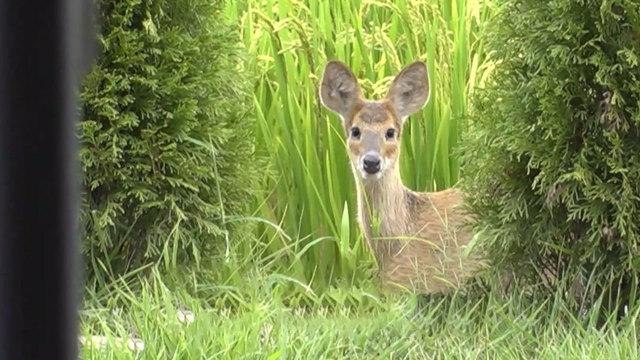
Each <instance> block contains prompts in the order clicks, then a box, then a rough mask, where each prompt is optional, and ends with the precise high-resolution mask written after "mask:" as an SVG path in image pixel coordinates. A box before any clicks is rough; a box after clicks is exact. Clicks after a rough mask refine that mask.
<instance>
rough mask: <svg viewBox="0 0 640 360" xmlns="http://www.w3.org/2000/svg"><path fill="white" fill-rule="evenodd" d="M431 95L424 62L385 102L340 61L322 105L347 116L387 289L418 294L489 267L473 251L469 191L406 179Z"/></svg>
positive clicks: (332, 64)
mask: <svg viewBox="0 0 640 360" xmlns="http://www.w3.org/2000/svg"><path fill="white" fill-rule="evenodd" d="M429 95H430V93H429V74H428V69H427V66H426V65H425V63H424V62H421V61H417V62H414V63H413V64H411V65H408V66H406V67H405V68H404V69H402V70H401V71H400V73H398V75H397V76H396V77H395V79H394V80H393V81H392V83H391V85H390V88H389V90H388V93H387V95H386V96H385V97H384V98H382V99H380V100H367V99H365V98H363V96H362V92H361V89H360V86H359V84H358V80H357V78H356V77H355V75H354V74H353V72H352V71H351V70H350V69H349V68H348V67H347V66H346V65H345V64H343V63H341V62H339V61H329V62H328V63H327V64H326V65H325V68H324V72H323V75H322V80H321V82H320V89H319V98H320V101H321V103H322V105H324V106H325V107H326V108H328V109H329V110H331V111H332V112H334V113H336V114H337V115H338V116H339V117H340V118H341V120H342V128H343V129H344V133H345V136H346V141H345V143H346V148H347V152H348V155H349V158H350V163H351V168H352V172H353V176H354V178H355V183H356V197H357V211H358V223H359V227H360V230H361V232H362V234H363V235H364V238H365V240H366V243H367V245H368V248H369V249H370V250H371V251H372V253H373V255H374V258H375V260H376V263H377V266H378V274H379V280H381V284H382V287H383V288H384V289H390V290H408V291H411V292H414V293H418V294H434V293H446V292H449V291H451V290H453V289H456V288H459V287H461V286H462V284H463V283H464V281H465V280H466V279H467V278H469V277H471V276H473V275H474V274H475V273H476V272H477V271H478V270H479V269H480V268H481V267H482V261H481V260H480V259H479V258H478V257H477V256H472V255H470V254H468V251H467V249H468V246H469V245H470V241H471V240H472V238H473V234H472V231H471V230H470V227H469V226H468V222H469V220H470V216H469V214H468V213H467V212H465V210H464V200H463V198H464V197H463V194H462V193H461V191H460V190H458V189H455V188H449V189H446V190H442V191H437V192H416V191H412V190H410V189H408V188H407V187H405V186H404V184H403V183H402V179H401V178H400V168H399V161H398V159H399V156H400V143H401V140H402V133H403V130H402V129H403V125H404V124H405V122H406V121H407V118H408V117H409V116H410V115H412V114H414V113H415V112H417V111H419V110H421V109H422V108H423V107H424V105H425V104H426V103H427V102H428V100H429V97H430V96H429Z"/></svg>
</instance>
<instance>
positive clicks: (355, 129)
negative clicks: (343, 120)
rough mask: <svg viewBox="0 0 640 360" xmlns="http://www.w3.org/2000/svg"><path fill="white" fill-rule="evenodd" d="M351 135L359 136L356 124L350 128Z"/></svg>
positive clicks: (353, 136)
mask: <svg viewBox="0 0 640 360" xmlns="http://www.w3.org/2000/svg"><path fill="white" fill-rule="evenodd" d="M351 137H352V138H356V139H357V138H359V137H360V128H359V127H357V126H354V127H352V128H351Z"/></svg>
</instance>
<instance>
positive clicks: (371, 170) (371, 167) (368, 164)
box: [362, 154, 380, 174]
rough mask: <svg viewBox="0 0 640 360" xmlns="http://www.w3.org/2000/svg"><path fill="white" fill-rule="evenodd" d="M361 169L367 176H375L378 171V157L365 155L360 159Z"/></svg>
mask: <svg viewBox="0 0 640 360" xmlns="http://www.w3.org/2000/svg"><path fill="white" fill-rule="evenodd" d="M362 165H363V166H362V167H363V168H364V171H366V172H367V173H368V174H375V173H377V172H378V171H380V157H379V156H377V155H370V154H367V155H365V156H364V158H363V159H362Z"/></svg>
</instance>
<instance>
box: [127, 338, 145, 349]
mask: <svg viewBox="0 0 640 360" xmlns="http://www.w3.org/2000/svg"><path fill="white" fill-rule="evenodd" d="M127 347H128V348H129V350H131V351H136V352H140V351H142V350H144V341H142V339H138V338H130V339H129V341H127Z"/></svg>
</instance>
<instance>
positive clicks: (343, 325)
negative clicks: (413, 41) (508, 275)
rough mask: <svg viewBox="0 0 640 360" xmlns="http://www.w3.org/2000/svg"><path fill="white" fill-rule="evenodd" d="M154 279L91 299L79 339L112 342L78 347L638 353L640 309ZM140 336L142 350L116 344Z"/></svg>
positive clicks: (254, 354) (179, 353)
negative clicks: (616, 312)
mask: <svg viewBox="0 0 640 360" xmlns="http://www.w3.org/2000/svg"><path fill="white" fill-rule="evenodd" d="M151 279H152V280H147V281H143V285H142V286H141V288H139V289H137V290H135V291H134V290H131V289H127V288H126V286H125V285H124V284H123V283H120V284H117V285H115V286H114V287H113V288H112V289H111V293H110V295H109V297H108V299H106V298H105V299H99V298H97V297H92V296H89V297H88V298H87V303H86V308H87V310H85V311H83V312H82V313H81V319H82V329H81V332H82V335H83V336H85V337H87V338H88V337H90V336H92V335H94V336H95V335H101V336H106V339H107V344H106V345H105V346H104V347H98V346H91V345H85V346H82V349H81V356H82V358H84V359H637V358H638V337H637V333H636V324H637V323H638V319H639V317H638V313H637V311H636V312H635V313H630V314H628V315H627V316H626V317H624V318H623V319H622V320H620V321H618V322H615V321H614V320H613V318H610V319H609V320H608V322H606V323H604V324H603V323H600V324H598V319H600V321H602V314H601V313H600V311H599V307H598V306H597V304H596V305H594V306H593V307H592V308H590V309H588V310H587V311H586V312H585V313H583V314H582V315H580V316H576V315H575V312H574V311H572V310H570V309H568V308H566V307H565V305H564V301H561V300H559V299H556V298H553V297H552V298H535V297H532V296H531V295H528V296H525V295H523V294H518V293H516V294H512V295H510V296H508V297H506V298H504V299H503V298H498V297H493V296H484V297H471V296H465V295H463V294H461V293H457V294H452V295H449V296H445V297H433V298H430V299H427V300H426V301H423V302H422V303H421V305H420V307H419V309H420V310H419V311H417V310H416V309H417V307H416V303H417V301H416V297H415V296H411V295H382V294H379V293H377V292H376V291H375V289H367V290H359V289H356V288H351V289H333V290H332V291H329V292H327V293H325V295H322V296H318V295H316V294H313V293H307V294H304V293H301V292H298V294H297V297H298V298H301V299H302V301H301V303H304V304H306V305H301V304H300V305H291V303H292V302H291V299H288V300H287V301H288V302H289V304H285V302H287V301H285V300H286V299H285V298H284V297H283V294H286V293H287V289H286V287H283V286H280V285H273V284H274V282H273V281H272V280H273V279H272V277H269V276H267V277H255V278H253V279H252V280H251V282H250V283H246V284H242V285H241V286H238V287H231V286H224V287H215V286H213V287H212V286H207V285H198V284H197V283H192V284H190V285H191V286H181V287H179V288H177V289H176V288H173V289H171V287H170V286H169V285H167V284H165V283H163V282H162V281H160V280H159V278H158V277H155V276H154V277H151ZM266 284H272V285H266ZM188 287H191V290H187V288H188ZM327 294H329V295H327ZM223 303H224V304H226V305H221V304H223ZM100 304H102V305H100ZM103 306H104V307H103ZM187 311H192V312H193V313H194V321H193V322H192V323H190V324H187V323H183V322H181V321H180V320H179V319H178V316H179V314H178V313H179V312H183V313H184V312H187ZM132 333H133V334H135V336H136V337H139V338H140V339H141V340H142V341H143V342H144V350H141V351H131V350H129V349H128V348H127V346H126V343H125V345H122V344H119V341H121V340H117V339H118V338H123V339H127V338H128V337H129V336H130V334H132Z"/></svg>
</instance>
